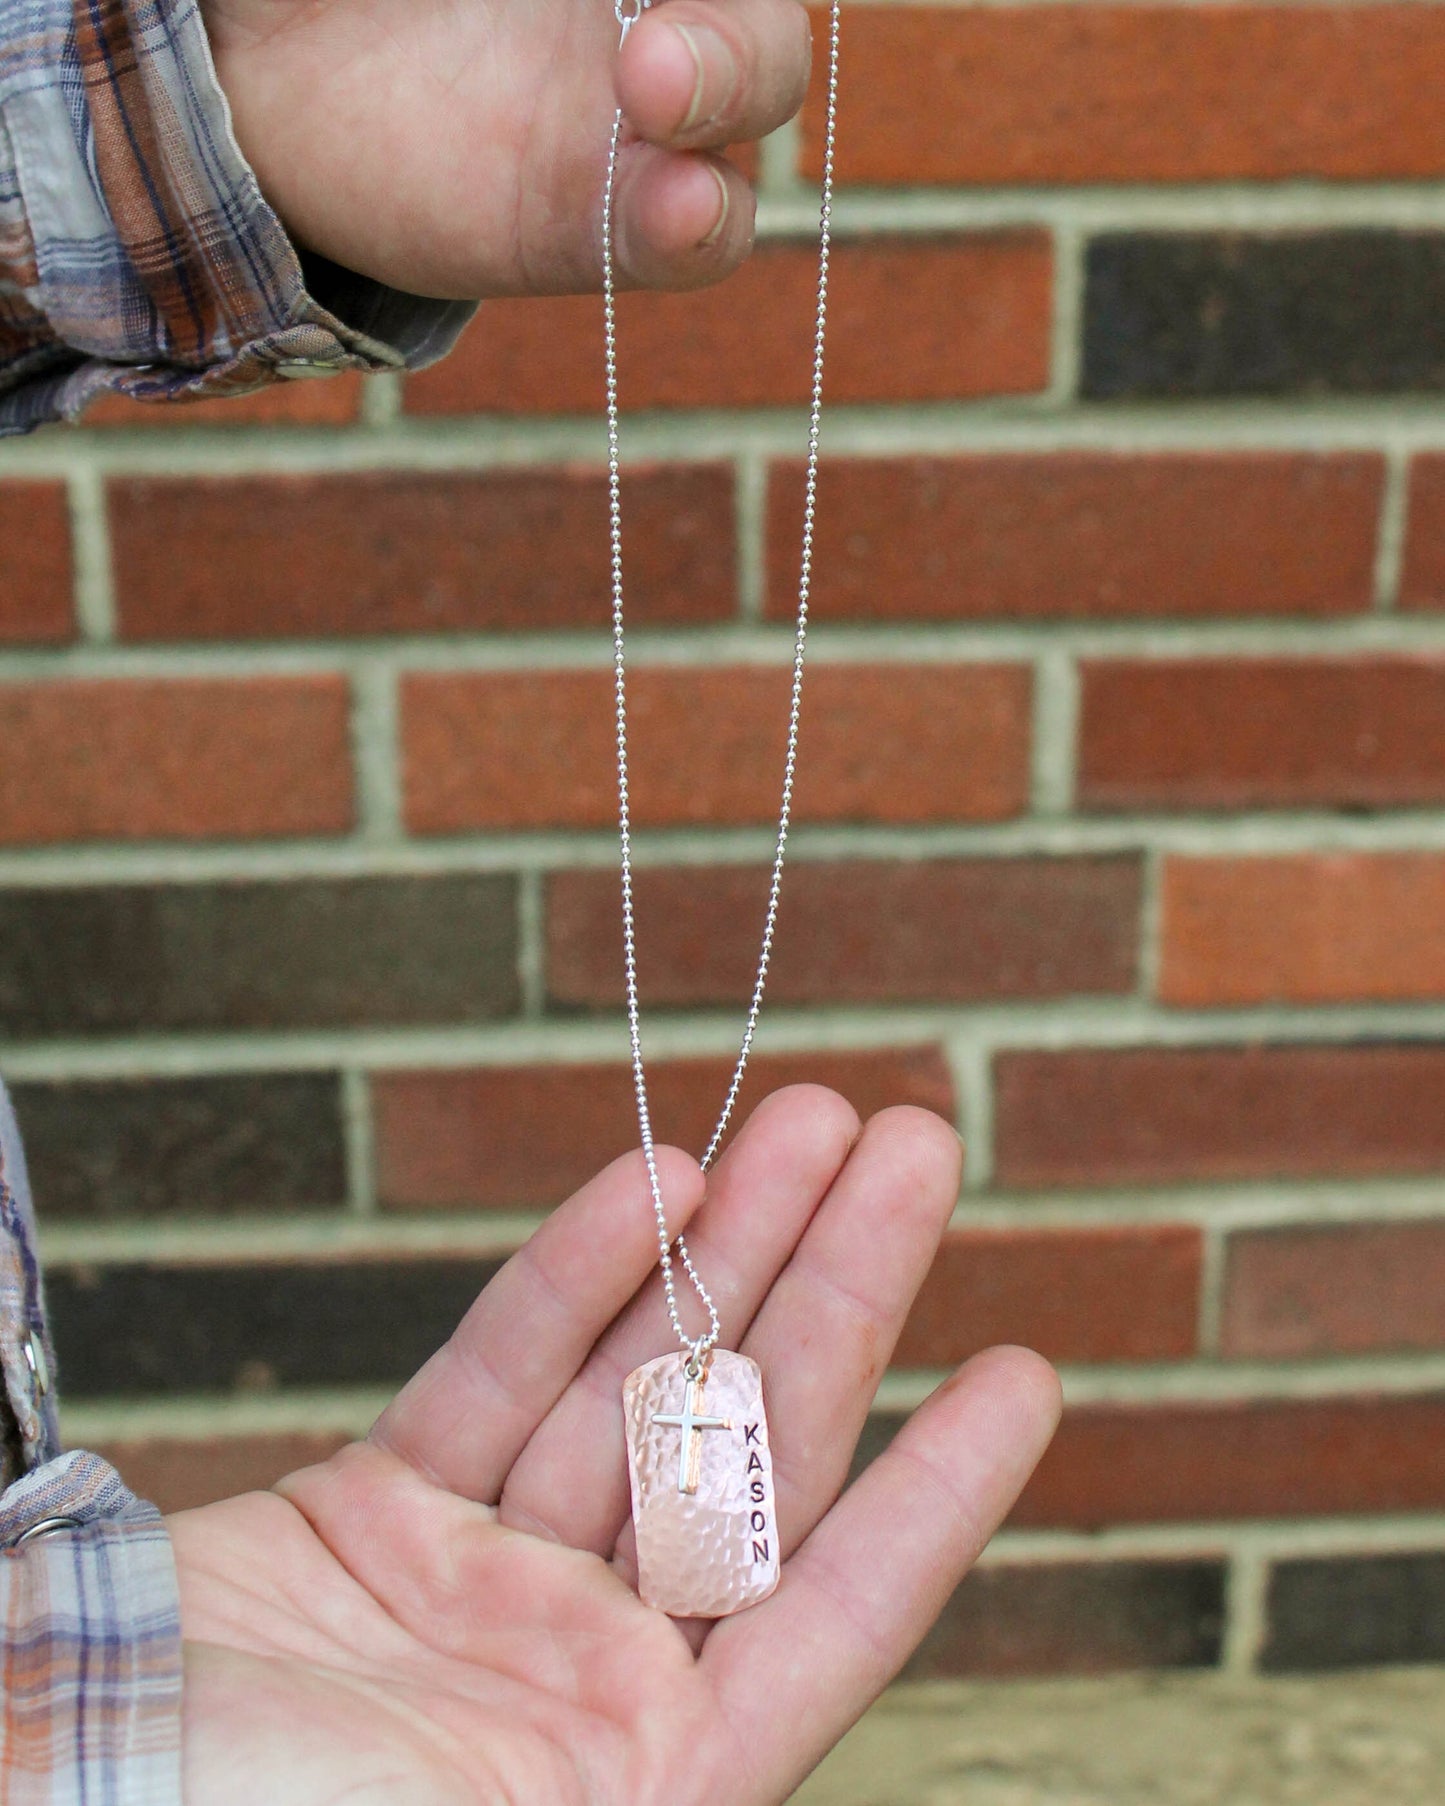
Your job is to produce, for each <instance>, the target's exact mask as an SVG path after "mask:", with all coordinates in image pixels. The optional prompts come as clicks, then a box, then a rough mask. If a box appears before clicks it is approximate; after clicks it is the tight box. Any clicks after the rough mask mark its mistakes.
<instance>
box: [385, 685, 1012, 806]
mask: <svg viewBox="0 0 1445 1806" xmlns="http://www.w3.org/2000/svg"><path fill="white" fill-rule="evenodd" d="M791 681H792V671H791V668H789V669H787V670H784V669H782V668H774V669H769V668H766V667H761V666H741V667H730V668H729V667H724V668H721V669H718V668H706V669H693V668H686V667H678V666H666V667H653V668H651V669H648V668H646V667H644V668H642V669H639V670H636V671H634V672H632V673H631V674H630V676H629V680H628V711H629V717H630V739H629V750H630V776H631V801H632V811H633V820H634V823H635V824H636V825H637V826H639V827H675V826H680V825H683V824H686V823H689V822H708V823H713V824H716V825H728V826H732V825H742V824H746V823H753V822H770V821H772V820H774V819H775V818H776V816H777V812H778V797H779V791H780V786H781V783H782V774H783V760H784V753H785V750H786V744H787V725H788V694H789V686H790V684H791ZM1030 693H1031V682H1030V675H1029V671H1028V669H1027V667H1025V666H1016V665H939V664H930V665H855V664H847V665H818V666H815V667H813V669H812V670H811V671H810V673H809V676H808V680H807V688H806V691H805V697H804V719H805V724H806V725H805V729H804V732H805V736H806V738H805V742H804V745H805V754H804V757H803V760H802V763H801V766H800V769H799V776H798V789H797V798H796V812H797V819H798V820H799V821H800V822H803V821H886V822H928V821H998V820H1003V819H1005V818H1007V817H1009V816H1014V815H1019V814H1022V813H1023V811H1024V810H1025V809H1026V808H1027V807H1028V800H1029V740H1030ZM615 736H616V729H615V726H614V716H613V677H612V672H611V671H610V669H609V670H606V671H602V670H597V671H528V672H511V671H507V672H484V673H475V672H465V673H458V672H427V673H424V674H418V675H414V676H411V677H408V678H406V679H405V680H404V682H403V685H402V744H403V749H404V758H405V774H406V775H405V792H406V801H405V808H406V819H407V825H408V827H409V828H410V829H411V830H412V832H413V833H418V834H445V833H451V832H455V831H457V830H460V829H465V828H549V827H608V826H610V825H611V824H612V823H613V822H614V821H615V820H616V817H617V779H616V770H615V767H616V751H615V748H616V738H615Z"/></svg>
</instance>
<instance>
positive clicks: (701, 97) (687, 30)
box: [671, 25, 737, 133]
mask: <svg viewBox="0 0 1445 1806" xmlns="http://www.w3.org/2000/svg"><path fill="white" fill-rule="evenodd" d="M671 29H672V30H673V31H675V32H676V33H677V35H678V36H679V37H680V38H681V39H682V41H683V43H684V44H686V46H687V54H688V55H689V56H690V57H691V58H692V68H693V83H692V99H691V101H689V103H688V108H687V112H686V113H685V114H684V116H683V120H682V124H681V125H679V126H678V128H677V129H678V132H679V133H682V132H690V131H692V130H693V128H694V127H695V126H699V125H705V124H706V123H707V122H708V121H709V120H710V119H711V118H712V116H713V115H714V114H715V113H718V112H720V111H721V110H722V108H723V106H724V105H725V104H726V102H727V100H728V99H729V98H730V96H731V94H732V91H733V89H734V87H735V86H736V85H737V69H736V66H735V65H734V63H733V53H732V51H731V50H730V49H729V48H728V45H727V42H726V40H725V39H723V38H720V37H719V36H718V34H717V33H716V32H715V31H709V30H708V28H707V27H706V26H705V25H674V26H672V27H671Z"/></svg>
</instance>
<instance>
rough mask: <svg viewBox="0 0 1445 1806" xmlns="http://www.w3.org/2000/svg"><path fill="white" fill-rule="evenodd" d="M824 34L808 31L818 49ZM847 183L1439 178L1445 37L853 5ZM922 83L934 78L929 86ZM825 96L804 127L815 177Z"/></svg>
mask: <svg viewBox="0 0 1445 1806" xmlns="http://www.w3.org/2000/svg"><path fill="white" fill-rule="evenodd" d="M824 29H825V26H824V23H823V19H822V15H821V14H820V15H817V16H816V17H815V23H814V33H815V36H816V35H817V34H819V33H820V32H822V31H823V30H824ZM844 30H845V33H846V39H847V45H846V51H845V56H846V58H847V61H848V63H849V65H850V66H851V67H854V68H859V69H866V70H867V80H866V81H860V82H857V83H856V84H854V85H853V86H852V87H850V89H849V94H848V124H847V129H846V130H845V131H844V132H843V133H842V135H841V138H840V141H839V165H838V170H839V177H840V179H841V180H842V181H843V182H845V183H867V184H875V183H903V184H906V185H908V186H910V187H911V186H915V185H917V184H918V183H933V182H942V183H947V184H950V185H953V184H965V185H971V184H985V185H994V184H998V183H1026V184H1051V183H1061V182H1062V183H1072V182H1211V181H1221V180H1238V179H1247V180H1254V181H1261V180H1265V181H1281V180H1287V179H1289V178H1291V177H1324V178H1326V179H1327V180H1333V181H1340V180H1358V181H1371V180H1379V179H1380V178H1381V177H1386V176H1395V177H1404V178H1407V179H1408V178H1418V177H1424V176H1435V175H1439V174H1440V173H1441V172H1442V171H1445V125H1442V123H1441V120H1440V117H1439V108H1438V106H1437V105H1436V96H1437V95H1438V93H1439V90H1440V86H1441V82H1442V80H1445V21H1441V20H1440V19H1439V18H1438V17H1437V16H1436V14H1435V13H1434V12H1433V11H1431V10H1430V9H1426V8H1421V7H1417V6H1409V5H1404V6H1402V5H1388V4H1386V5H1342V6H1320V5H1298V6H1267V5H1266V6H1261V5H1233V6H1209V7H1181V6H1168V5H1166V6H1159V5H1139V6H1118V5H1099V4H1090V5H1077V4H1075V5H1061V6H1050V7H1048V8H1046V9H1045V10H1044V11H1042V12H1038V11H1035V10H1034V9H1033V8H1032V7H1031V6H1019V5H1007V6H961V7H957V8H954V7H939V6H896V5H886V6H879V5H873V6H856V7H855V6H850V7H849V9H848V15H847V20H846V23H845V27H844ZM923 70H926V71H927V73H928V79H927V80H926V81H921V80H920V79H919V75H920V71H923ZM821 102H822V83H821V80H820V79H819V80H815V82H814V89H813V95H812V99H811V101H810V104H809V106H808V108H807V111H806V112H805V114H804V122H805V123H804V145H805V159H806V164H807V167H808V169H809V170H810V171H811V172H814V173H816V170H817V168H818V164H819V153H820V144H821V127H822V112H821Z"/></svg>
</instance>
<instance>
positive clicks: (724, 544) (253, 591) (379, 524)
mask: <svg viewBox="0 0 1445 1806" xmlns="http://www.w3.org/2000/svg"><path fill="white" fill-rule="evenodd" d="M624 507H625V509H626V520H627V534H628V559H627V572H628V587H627V600H628V610H629V613H630V615H631V617H632V619H633V620H634V621H636V622H640V623H647V622H657V621H670V622H698V621H716V620H722V619H724V618H726V617H727V616H728V615H729V614H730V613H731V612H732V609H733V606H734V570H733V540H734V534H733V526H732V475H731V473H730V471H728V470H727V469H725V468H723V467H721V466H717V465H692V466H688V465H682V466H668V467H666V468H663V469H646V468H640V467H639V468H630V469H629V470H628V473H627V480H626V483H625V486H624ZM110 509H111V520H112V537H113V541H114V558H115V575H116V590H117V597H118V607H119V612H120V630H121V635H122V637H123V638H124V639H129V640H166V639H183V640H184V639H201V640H207V639H249V638H257V637H269V638H283V637H284V638H295V637H299V636H308V635H327V634H387V633H447V632H460V631H466V630H491V629H502V630H507V631H523V632H525V631H529V630H532V629H535V628H544V627H589V626H591V627H602V626H605V625H606V624H607V623H608V621H609V619H610V616H609V602H608V565H607V493H606V475H605V472H600V471H597V470H587V469H581V470H578V469H556V470H542V471H535V470H525V471H518V470H502V471H491V472H486V473H480V474H473V473H469V472H459V471H442V472H436V473H434V474H411V473H407V472H402V471H382V472H368V471H359V472H348V473H346V474H344V475H323V476H253V477H184V478H181V477H118V478H116V479H114V480H113V482H112V483H111V486H110Z"/></svg>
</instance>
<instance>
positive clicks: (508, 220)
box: [201, 0, 809, 299]
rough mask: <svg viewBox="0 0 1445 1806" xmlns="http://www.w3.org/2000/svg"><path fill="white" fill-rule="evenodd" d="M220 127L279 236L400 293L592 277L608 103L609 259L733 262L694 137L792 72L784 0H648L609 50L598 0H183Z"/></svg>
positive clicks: (498, 291)
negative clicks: (227, 126)
mask: <svg viewBox="0 0 1445 1806" xmlns="http://www.w3.org/2000/svg"><path fill="white" fill-rule="evenodd" d="M201 12H202V16H203V18H204V21H205V25H206V30H207V32H208V34H209V36H210V40H211V49H212V53H213V55H214V58H215V62H216V70H217V74H218V75H219V77H220V81H221V86H222V88H223V89H224V90H225V93H226V97H227V99H228V101H229V102H230V106H231V113H232V118H233V121H234V124H235V128H236V135H237V138H238V140H239V142H240V145H241V149H242V151H243V152H244V153H245V155H246V157H247V159H248V161H249V162H250V163H251V166H252V168H253V169H254V170H255V171H256V175H257V179H258V180H259V182H260V185H261V191H262V193H263V194H264V195H265V196H266V198H267V200H268V201H269V202H270V203H271V205H272V206H273V207H274V208H275V209H276V211H277V212H278V213H279V214H280V216H281V219H282V221H283V222H284V223H285V225H286V227H287V228H288V230H289V231H290V232H291V234H292V236H293V237H294V238H295V239H296V240H297V241H298V242H299V243H301V244H302V245H305V246H307V247H308V248H310V249H311V250H314V251H320V252H322V253H323V254H324V255H325V256H327V257H329V258H331V259H332V261H333V262H335V263H340V264H343V265H344V266H345V267H346V268H347V269H352V270H358V271H360V272H361V273H362V274H363V275H368V276H373V277H376V278H378V279H380V280H381V281H383V282H388V283H391V284H392V285H393V286H394V287H397V288H402V289H407V290H409V291H411V292H412V293H414V294H425V295H438V296H447V297H455V298H467V299H470V298H475V297H479V296H486V295H504V294H517V295H521V294H556V293H565V292H572V291H579V292H580V291H585V290H588V289H593V288H596V287H598V286H599V285H600V283H601V268H602V264H601V256H602V251H601V236H600V232H601V224H600V221H601V197H602V185H603V179H604V175H605V166H606V156H607V142H608V137H609V134H610V132H611V128H612V115H613V111H614V109H615V108H616V106H617V105H618V104H619V101H620V103H621V104H622V106H623V107H625V109H626V112H627V118H628V121H629V124H630V126H631V127H632V132H633V134H635V138H633V137H631V136H630V138H629V142H628V143H627V144H626V148H625V150H624V153H623V156H622V160H621V164H620V167H619V175H618V195H617V252H618V267H619V273H620V279H622V280H625V281H626V282H627V283H629V284H631V285H634V286H640V287H647V288H691V287H694V286H696V285H698V284H700V283H705V282H711V281H714V280H716V279H717V278H718V277H719V276H724V275H726V274H727V273H728V271H729V270H731V269H734V268H735V267H736V266H737V265H738V264H739V263H740V262H741V261H742V260H743V258H744V257H745V256H746V255H747V253H748V249H749V247H750V245H751V242H752V227H753V197H752V191H751V189H750V188H749V186H748V184H747V182H746V181H745V180H744V178H743V177H742V175H740V174H739V172H738V171H737V170H736V169H735V168H733V167H732V166H731V165H730V164H729V163H728V162H727V161H726V160H725V159H724V158H723V157H722V156H720V155H718V154H716V153H718V152H719V151H721V150H722V149H724V148H725V147H726V146H727V145H728V144H729V143H737V142H740V141H745V140H748V139H752V138H757V137H760V136H761V135H762V134H764V133H765V132H769V131H771V130H772V129H773V128H774V127H775V126H777V125H781V124H782V122H783V121H784V120H785V119H787V118H789V117H790V116H791V115H792V114H793V113H794V112H796V110H797V108H798V107H799V105H800V104H801V102H802V97H803V92H804V89H805V87H806V85H807V77H808V61H809V32H808V21H807V15H806V13H805V12H804V11H803V8H802V7H801V6H800V5H798V4H797V0H668V3H667V4H666V5H662V6H658V7H656V8H654V10H653V11H652V12H650V13H649V14H647V15H646V16H645V17H644V18H643V19H642V20H641V22H640V23H639V24H638V25H637V26H636V27H634V29H633V30H632V32H631V33H630V34H629V36H628V40H627V44H626V48H625V49H624V50H623V52H622V54H621V56H620V57H619V55H618V51H617V40H618V26H617V21H616V19H615V17H614V16H613V10H612V0H462V3H459V0H201Z"/></svg>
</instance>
